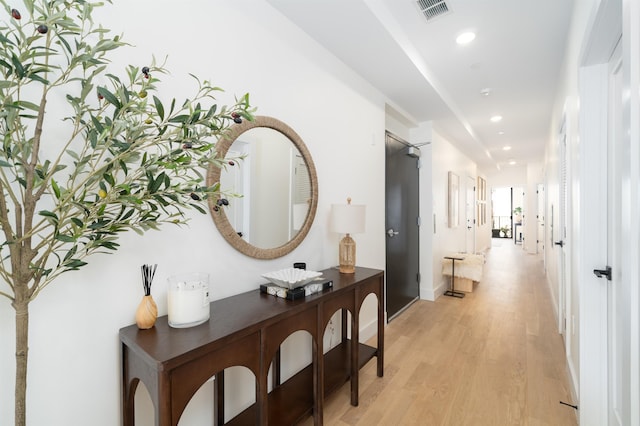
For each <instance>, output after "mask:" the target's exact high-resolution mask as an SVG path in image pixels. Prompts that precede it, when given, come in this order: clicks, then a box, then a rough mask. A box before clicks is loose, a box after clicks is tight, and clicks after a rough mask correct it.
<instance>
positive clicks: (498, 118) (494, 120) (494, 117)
mask: <svg viewBox="0 0 640 426" xmlns="http://www.w3.org/2000/svg"><path fill="white" fill-rule="evenodd" d="M500 120H502V116H501V115H494V116H493V117H491V121H492V122H494V123H497V122H499V121H500Z"/></svg>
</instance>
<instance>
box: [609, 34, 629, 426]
mask: <svg viewBox="0 0 640 426" xmlns="http://www.w3.org/2000/svg"><path fill="white" fill-rule="evenodd" d="M620 50H621V48H620V46H618V48H617V49H616V51H615V53H614V55H613V56H612V59H611V61H610V62H609V102H608V105H609V115H608V126H607V129H608V131H607V133H608V137H607V141H608V143H607V157H608V158H607V166H608V168H607V265H608V267H610V268H611V273H610V275H609V277H608V278H609V280H608V281H609V282H608V284H607V341H608V342H607V346H608V350H607V353H608V357H607V358H608V363H607V364H608V365H607V370H608V374H607V375H608V387H609V392H608V395H609V397H608V400H609V401H608V406H609V410H608V411H609V413H608V415H609V425H615V426H622V425H629V424H631V419H630V399H629V385H630V381H629V372H630V359H629V355H630V346H629V340H630V339H629V336H630V335H631V331H630V329H629V324H630V323H631V322H630V321H631V314H630V312H629V307H630V305H629V302H628V301H629V300H630V284H631V280H630V279H629V272H630V271H629V269H628V268H629V265H632V264H634V263H635V262H633V261H632V260H633V259H624V257H626V255H625V253H628V252H629V251H630V250H629V238H623V235H624V234H623V232H625V231H624V230H625V229H626V230H628V229H629V228H630V217H629V214H628V212H629V210H630V208H631V206H630V205H629V204H630V200H631V198H632V197H631V193H630V187H629V184H628V181H629V176H630V170H629V161H628V159H629V158H630V157H629V155H630V153H629V150H628V147H626V146H625V145H624V140H623V136H622V87H623V81H622V76H623V74H622V62H621V52H620ZM625 246H626V247H625ZM629 262H631V263H629ZM605 270H606V269H605Z"/></svg>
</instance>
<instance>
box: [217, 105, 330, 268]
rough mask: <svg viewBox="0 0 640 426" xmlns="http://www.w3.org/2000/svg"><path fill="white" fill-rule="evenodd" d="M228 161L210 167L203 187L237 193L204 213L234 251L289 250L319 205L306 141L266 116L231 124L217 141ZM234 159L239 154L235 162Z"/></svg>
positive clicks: (270, 255)
mask: <svg viewBox="0 0 640 426" xmlns="http://www.w3.org/2000/svg"><path fill="white" fill-rule="evenodd" d="M216 150H217V152H218V155H219V156H221V157H223V158H228V159H230V162H231V164H229V163H228V164H227V166H226V167H224V168H222V169H220V168H218V167H215V166H213V165H212V166H211V167H209V170H208V172H207V185H209V186H211V185H213V184H214V183H216V182H220V189H221V191H223V192H226V193H232V194H237V195H238V197H231V198H230V199H229V200H228V201H229V204H228V205H225V206H218V204H217V202H218V200H216V199H209V211H210V213H211V217H212V218H213V222H214V223H215V224H216V227H217V228H218V230H219V231H220V233H221V234H222V236H223V237H224V238H225V240H227V242H228V243H229V244H231V245H232V246H233V247H234V248H235V249H236V250H238V251H240V252H241V253H244V254H246V255H247V256H251V257H254V258H257V259H275V258H277V257H280V256H284V255H285V254H287V253H289V252H291V251H292V250H293V249H294V248H296V247H297V246H298V245H299V244H300V243H301V242H302V240H304V238H305V237H306V235H307V233H308V232H309V229H310V228H311V224H312V223H313V219H314V217H315V214H316V208H317V205H318V179H317V176H316V169H315V166H314V164H313V161H312V159H311V155H310V154H309V151H308V150H307V147H306V145H305V144H304V142H302V139H301V138H300V136H298V134H297V133H296V132H295V131H294V130H293V129H292V128H291V127H289V126H288V125H286V124H285V123H283V122H281V121H280V120H277V119H275V118H271V117H264V116H257V117H255V119H254V121H243V122H242V123H239V124H234V125H233V126H231V128H230V129H229V133H228V134H227V135H225V136H224V137H222V138H220V140H218V143H217V144H216ZM237 158H241V160H240V161H237V160H236V159H237Z"/></svg>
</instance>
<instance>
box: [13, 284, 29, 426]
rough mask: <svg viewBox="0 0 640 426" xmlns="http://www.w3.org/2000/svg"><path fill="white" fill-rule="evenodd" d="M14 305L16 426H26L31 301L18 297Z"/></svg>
mask: <svg viewBox="0 0 640 426" xmlns="http://www.w3.org/2000/svg"><path fill="white" fill-rule="evenodd" d="M18 287H24V288H25V290H26V287H27V285H26V283H25V284H23V285H20V284H19V285H18ZM12 305H13V308H14V309H15V311H16V383H15V426H26V423H27V422H26V412H27V407H26V405H27V359H28V355H29V299H28V298H23V297H18V298H16V300H15V301H14V302H13V304H12Z"/></svg>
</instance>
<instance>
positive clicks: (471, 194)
mask: <svg viewBox="0 0 640 426" xmlns="http://www.w3.org/2000/svg"><path fill="white" fill-rule="evenodd" d="M475 183H476V180H475V179H474V178H472V177H471V176H467V184H466V186H467V191H466V194H467V195H466V200H467V201H466V216H467V231H466V236H467V238H466V239H467V243H466V251H467V253H475V252H476V227H475V226H474V224H475V223H476V221H475V213H476V184H475Z"/></svg>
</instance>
